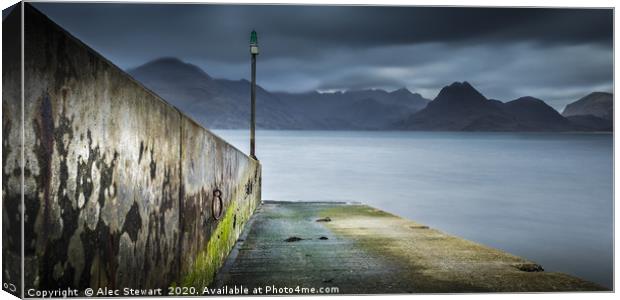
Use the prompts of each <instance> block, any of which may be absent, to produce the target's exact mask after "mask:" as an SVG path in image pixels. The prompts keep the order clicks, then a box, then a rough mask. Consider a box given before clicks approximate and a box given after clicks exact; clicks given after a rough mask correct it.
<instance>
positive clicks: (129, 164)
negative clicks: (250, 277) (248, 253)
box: [3, 5, 260, 290]
mask: <svg viewBox="0 0 620 300" xmlns="http://www.w3.org/2000/svg"><path fill="white" fill-rule="evenodd" d="M24 20H25V49H26V50H25V74H26V79H25V103H24V105H25V132H24V134H25V143H24V146H25V168H24V175H25V186H24V190H25V194H24V197H25V204H26V217H25V228H26V230H25V256H26V257H25V260H26V264H25V268H26V270H25V288H26V290H27V289H29V288H38V289H52V288H64V287H72V288H85V287H92V288H97V287H110V288H124V287H154V288H165V287H167V286H169V285H170V284H176V285H180V284H181V283H182V282H187V283H188V284H189V283H192V284H195V283H197V282H198V283H201V284H209V283H210V280H211V279H210V278H211V277H212V276H211V275H206V271H207V270H208V271H209V272H214V271H215V270H217V268H218V267H219V266H220V265H221V263H222V262H223V260H224V258H225V257H226V255H227V254H228V253H229V250H230V248H231V247H232V244H233V243H234V241H235V240H236V238H237V236H238V234H239V233H240V228H241V227H242V226H243V225H244V223H245V221H246V220H247V219H248V218H249V216H250V215H251V214H252V212H253V210H254V208H255V207H256V205H257V204H258V203H259V202H260V165H259V164H258V162H257V161H255V160H252V159H250V158H249V157H247V156H246V155H244V154H242V153H241V152H239V151H238V150H236V149H235V148H233V147H232V146H230V145H228V144H227V143H225V142H224V141H223V140H221V139H220V138H218V137H216V136H215V135H213V134H211V133H210V132H208V131H207V130H205V129H204V128H202V127H200V126H198V125H196V124H195V123H194V122H193V121H192V120H190V119H188V118H187V117H186V116H184V115H183V114H181V113H180V112H179V111H178V110H177V109H175V108H174V107H172V106H170V105H169V104H167V103H166V102H164V101H163V100H162V99H160V98H159V97H158V96H157V95H155V94H153V93H152V92H150V91H149V90H147V89H145V88H144V87H142V86H141V85H140V84H138V83H136V82H135V81H134V80H132V79H131V78H130V77H129V76H128V75H127V74H125V73H124V72H123V71H121V70H120V69H118V68H117V67H115V66H114V65H112V64H111V63H109V62H108V61H107V60H105V59H103V58H102V57H101V56H100V55H98V54H97V53H95V52H94V51H93V50H91V49H89V48H88V47H87V46H85V45H84V44H82V43H81V42H79V41H78V40H76V39H75V38H73V37H71V36H70V35H69V34H68V33H66V32H64V31H63V30H62V29H61V28H60V27H58V26H57V25H55V24H53V23H52V22H51V21H50V20H49V19H47V18H46V17H45V16H43V15H42V14H41V13H40V12H38V11H36V10H35V9H34V8H32V7H31V6H29V5H26V7H25V14H24ZM11 130H13V129H11ZM3 147H4V148H3V150H4V151H7V150H8V153H9V154H8V155H12V154H13V153H14V151H15V150H14V149H12V148H7V147H5V146H4V145H3ZM11 176H13V175H12V174H9V178H11ZM9 191H11V190H9ZM220 198H221V201H220ZM214 201H215V205H213V202H214ZM220 205H221V217H220V218H219V219H216V218H215V217H214V216H213V212H212V209H213V207H214V206H215V209H216V211H217V210H218V207H220ZM218 215H219V214H218ZM190 274H191V275H190ZM187 278H192V280H189V281H188V280H187Z"/></svg>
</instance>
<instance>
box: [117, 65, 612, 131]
mask: <svg viewBox="0 0 620 300" xmlns="http://www.w3.org/2000/svg"><path fill="white" fill-rule="evenodd" d="M128 73H129V74H130V75H131V76H132V77H134V78H135V79H136V80H138V81H140V82H141V83H142V84H144V85H145V86H146V87H147V88H149V89H151V90H153V91H154V92H155V93H157V94H158V95H160V96H161V97H162V98H164V99H166V100H167V101H168V102H170V103H171V104H173V105H174V106H176V107H178V108H179V109H180V110H181V111H183V112H185V113H186V114H189V115H190V116H191V117H192V118H194V119H195V120H196V121H198V122H199V123H201V124H203V125H204V126H205V127H208V128H222V129H235V128H248V127H249V114H250V110H249V109H250V105H249V90H250V82H248V81H247V80H245V79H242V80H228V79H216V78H213V77H211V76H209V75H208V74H207V73H206V72H205V71H204V70H202V69H200V68H199V67H197V66H195V65H192V64H189V63H185V62H183V61H181V60H179V59H177V58H160V59H156V60H154V61H151V62H148V63H146V64H144V65H142V66H139V67H137V68H133V69H130V70H128ZM256 101H257V103H256V109H257V111H256V119H257V121H256V122H257V127H258V128H262V129H320V130H332V129H333V130H425V131H611V130H613V95H612V94H610V93H602V92H595V93H592V94H590V95H588V96H586V97H583V98H581V99H579V100H577V101H575V102H573V103H571V104H569V105H568V106H567V107H566V109H565V110H564V112H563V114H560V113H559V112H557V111H556V110H555V109H553V108H552V107H550V106H549V105H547V104H546V103H545V102H544V101H542V100H540V99H536V98H533V97H521V98H518V99H515V100H512V101H508V102H505V103H504V102H502V101H498V100H494V99H487V98H486V97H485V96H484V95H482V94H481V93H480V92H478V91H477V90H476V89H475V88H474V87H473V86H471V85H470V84H469V83H468V82H455V83H452V84H451V85H449V86H446V87H444V88H442V89H441V91H440V92H439V94H438V95H437V97H436V98H435V99H433V100H432V101H431V100H429V99H426V98H424V97H422V96H421V95H420V94H417V93H412V92H411V91H409V90H408V89H406V88H401V89H398V90H395V91H392V92H388V91H385V90H381V89H365V90H353V91H344V92H329V93H320V92H317V91H313V92H306V93H285V92H269V91H267V90H265V89H263V88H262V87H260V86H257V99H256Z"/></svg>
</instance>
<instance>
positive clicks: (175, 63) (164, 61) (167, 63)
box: [128, 57, 211, 80]
mask: <svg viewBox="0 0 620 300" xmlns="http://www.w3.org/2000/svg"><path fill="white" fill-rule="evenodd" d="M128 72H129V73H130V74H132V75H136V74H139V75H146V74H147V73H161V74H169V76H171V77H177V78H191V79H200V80H210V79H211V76H209V74H207V73H206V72H205V71H203V70H202V69H201V68H200V67H198V66H196V65H194V64H191V63H187V62H184V61H182V60H181V59H179V58H177V57H160V58H157V59H154V60H152V61H149V62H147V63H145V64H143V65H141V66H139V67H136V68H134V69H131V70H129V71H128Z"/></svg>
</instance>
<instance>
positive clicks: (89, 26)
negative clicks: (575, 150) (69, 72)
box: [35, 3, 613, 109]
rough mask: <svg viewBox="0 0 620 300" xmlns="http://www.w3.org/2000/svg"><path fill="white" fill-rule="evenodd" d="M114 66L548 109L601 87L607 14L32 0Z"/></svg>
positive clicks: (608, 54)
mask: <svg viewBox="0 0 620 300" xmlns="http://www.w3.org/2000/svg"><path fill="white" fill-rule="evenodd" d="M35 6H36V7H37V8H39V9H41V10H42V11H43V12H44V13H45V14H47V15H48V16H49V17H50V18H52V19H53V20H54V21H56V22H58V23H59V24H60V25H61V26H63V27H65V28H66V29H68V30H69V31H70V32H71V33H73V34H74V35H75V36H76V37H78V38H80V39H81V40H83V41H84V42H85V43H87V44H88V45H90V46H92V47H93V48H95V49H96V50H97V51H99V52H101V53H102V54H103V55H104V56H106V57H108V58H109V59H110V60H111V61H113V62H114V63H116V64H118V65H119V66H120V67H122V68H125V69H127V68H131V67H135V66H138V65H141V64H143V63H145V62H147V61H149V60H152V59H155V58H158V57H162V56H175V57H179V58H181V59H183V60H185V61H188V62H191V63H194V64H197V65H199V66H200V67H202V68H203V69H205V71H206V72H207V73H209V74H210V75H212V76H214V77H221V78H229V79H239V78H247V77H248V60H249V57H248V56H249V54H248V39H249V32H250V31H251V30H252V29H256V30H257V31H258V33H259V43H260V46H261V54H260V57H259V84H261V85H262V86H264V87H265V88H267V89H270V90H278V91H291V92H301V91H308V90H314V89H318V90H330V89H361V88H384V89H396V88H400V87H407V88H409V89H410V90H412V91H416V92H420V93H421V94H422V95H424V96H426V97H428V98H433V97H434V96H435V95H436V94H437V92H438V90H439V89H441V87H443V86H445V85H447V84H449V83H451V82H453V81H463V80H467V81H469V82H471V83H472V84H474V86H476V87H477V88H479V89H480V91H481V92H483V93H484V94H485V95H486V96H487V97H489V98H496V99H500V100H503V101H505V100H511V99H514V98H517V97H519V96H525V95H530V96H534V97H538V98H541V99H544V100H546V101H547V102H548V103H549V104H551V105H552V106H554V107H555V108H557V109H562V108H563V106H564V105H565V104H567V103H568V102H571V101H574V100H576V99H577V98H579V97H581V96H584V95H585V94H587V93H589V92H591V91H594V90H603V91H611V89H612V85H613V70H612V68H613V67H612V64H613V11H612V10H611V9H552V8H479V7H477V8H465V7H385V6H295V5H262V6H261V5H221V4H220V5H207V4H121V3H36V4H35Z"/></svg>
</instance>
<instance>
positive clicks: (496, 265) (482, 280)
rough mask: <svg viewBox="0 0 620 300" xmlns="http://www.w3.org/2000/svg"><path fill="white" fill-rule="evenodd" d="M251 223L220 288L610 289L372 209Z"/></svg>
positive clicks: (322, 210) (322, 209)
mask: <svg viewBox="0 0 620 300" xmlns="http://www.w3.org/2000/svg"><path fill="white" fill-rule="evenodd" d="M327 217H329V219H330V221H327V222H325V221H321V222H317V220H320V219H324V218H327ZM252 218H253V220H252V225H251V226H248V228H247V229H246V230H247V231H248V232H247V233H246V234H247V237H246V238H245V240H244V241H240V242H238V243H237V245H236V246H235V247H236V248H237V249H238V254H237V255H232V256H230V257H229V258H228V261H227V262H226V265H229V267H225V268H224V270H222V272H221V273H220V274H218V276H217V277H218V278H219V279H218V280H216V286H232V285H244V286H246V287H249V288H250V289H252V288H254V287H261V286H267V285H271V286H276V287H292V288H294V287H296V286H302V287H316V288H320V287H336V288H337V289H338V292H339V293H346V294H375V293H458V292H551V291H601V290H606V289H605V288H603V287H601V286H599V285H597V284H594V283H591V282H587V281H584V280H581V279H579V278H576V277H573V276H570V275H567V274H562V273H556V272H544V271H541V268H540V266H539V265H537V264H536V263H534V262H532V261H529V260H527V259H524V258H521V257H518V256H514V255H511V254H508V253H506V252H503V251H500V250H497V249H493V248H490V247H486V246H483V245H480V244H477V243H474V242H471V241H467V240H464V239H461V238H458V237H454V236H450V235H448V234H445V233H443V232H440V231H438V230H435V229H431V228H429V227H428V226H425V225H422V224H419V223H415V222H412V221H409V220H405V219H403V218H400V217H397V216H394V215H392V214H389V213H386V212H384V211H381V210H377V209H374V208H372V207H369V206H366V205H361V204H346V203H316V202H315V203H308V202H264V203H263V204H262V205H261V206H260V207H259V209H257V212H256V213H255V215H254V216H253V217H252ZM291 237H297V238H299V239H293V240H295V241H291V242H287V240H289V239H290V238H291ZM321 237H324V238H326V239H322V238H321Z"/></svg>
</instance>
